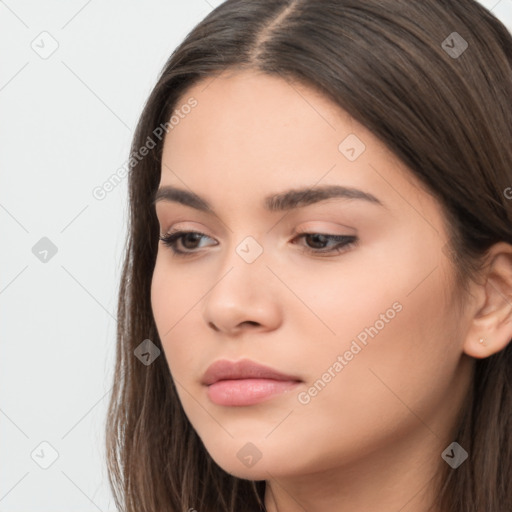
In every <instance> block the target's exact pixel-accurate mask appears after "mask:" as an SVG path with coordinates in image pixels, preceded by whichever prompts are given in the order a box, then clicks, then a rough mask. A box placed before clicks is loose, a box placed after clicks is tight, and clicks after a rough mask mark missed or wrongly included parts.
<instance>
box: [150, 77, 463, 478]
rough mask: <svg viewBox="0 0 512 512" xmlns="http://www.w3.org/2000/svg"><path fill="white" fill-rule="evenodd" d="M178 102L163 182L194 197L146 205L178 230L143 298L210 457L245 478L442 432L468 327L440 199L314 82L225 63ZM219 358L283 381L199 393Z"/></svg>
mask: <svg viewBox="0 0 512 512" xmlns="http://www.w3.org/2000/svg"><path fill="white" fill-rule="evenodd" d="M192 98H193V100H192ZM187 102H188V104H189V105H192V104H193V105H194V106H193V108H185V107H184V105H186V104H187ZM176 109H177V111H178V113H179V112H181V115H178V116H177V117H176V118H175V119H178V118H179V122H176V123H175V124H174V126H173V128H172V129H171V130H170V131H169V133H168V135H167V136H166V139H165V145H164V150H163V159H162V169H161V180H160V188H163V187H173V189H178V191H184V192H185V193H186V194H189V196H187V195H186V194H183V193H181V194H180V193H177V192H176V191H175V192H173V193H171V192H168V193H167V196H166V195H165V194H164V193H162V194H161V197H160V199H159V200H157V201H156V203H155V208H156V213H157V217H158V221H159V224H160V233H161V234H162V235H164V236H165V235H167V234H169V233H170V234H171V235H174V237H173V238H171V239H169V238H168V239H167V242H168V243H169V244H170V245H166V243H165V242H164V241H160V245H159V249H158V255H157V260H156V265H155V269H154V274H153V281H152V289H151V300H152V307H153V313H154V319H155V322H156V325H157V329H158V333H159V336H160V339H161V341H162V344H163V348H164V353H165V357H166V359H167V361H168V363H169V367H170V370H171V374H172V378H173V380H174V383H175V385H176V388H177V392H178V395H179V398H180V400H181V403H182V405H183V408H184V410H185V413H186V415H187V417H188V418H189V420H190V422H191V424H192V426H193V427H194V429H195V430H196V431H197V433H198V435H199V436H200V438H201V439H202V441H203V443H204V445H205V447H206V449H207V450H208V451H209V453H210V454H211V455H212V457H213V458H214V460H215V461H216V462H217V463H218V464H219V465H220V466H221V467H222V468H224V469H225V470H226V471H228V472H229V473H232V474H234V475H236V476H239V477H242V478H247V479H251V480H262V479H266V478H267V477H268V475H269V474H272V475H274V476H275V477H279V476H282V477H284V476H290V475H305V474H308V473H317V472H321V471H328V470H332V469H333V468H335V467H339V466H340V465H345V466H348V465H351V464H356V463H358V462H359V461H361V460H362V459H364V458H370V457H373V458H374V461H375V460H376V459H375V454H377V453H380V454H381V455H382V458H381V459H379V460H385V454H390V453H393V450H396V448H397V446H399V445H400V443H403V442H404V440H405V439H412V438H415V439H416V441H418V445H421V444H422V443H423V441H425V443H426V442H427V441H428V440H431V439H432V438H433V437H434V436H432V432H444V431H446V429H447V428H448V426H449V425H450V424H451V423H450V422H451V421H452V420H453V417H452V414H453V413H452V411H453V410H454V408H455V404H456V403H457V401H458V400H459V399H460V397H461V396H462V394H463V391H464V390H463V389H462V385H461V384H460V379H458V378H457V377H458V375H459V373H460V372H461V352H462V348H461V347H462V339H461V338H462V334H461V332H459V331H458V329H462V327H459V325H462V322H458V321H457V316H456V315H457V312H458V310H459V308H458V307H457V301H458V300H460V298H459V297H457V295H456V294H455V293H453V290H454V273H453V269H452V267H451V264H450V261H449V260H448V258H447V256H446V252H445V251H444V246H445V244H446V243H447V241H448V236H447V232H446V229H445V224H444V218H443V215H442V212H441V209H440V206H439V204H438V203H437V202H436V200H435V199H434V198H433V197H432V196H431V195H429V194H428V193H427V192H426V191H425V190H423V189H422V187H421V186H420V184H419V183H418V182H416V181H415V179H414V178H413V176H412V174H411V172H410V171H409V170H408V169H407V168H405V167H404V165H403V164H401V163H400V161H398V160H397V159H396V157H394V156H393V155H392V154H391V153H390V152H389V151H388V150H387V149H386V148H385V146H384V145H383V144H382V143H381V142H380V141H379V140H378V139H377V138H376V137H375V136H373V135H372V133H371V132H369V131H368V130H366V129H365V128H364V127H363V126H361V125H360V124H358V123H357V122H356V121H354V120H353V119H351V118H350V117H349V116H348V114H347V113H346V112H344V111H343V110H341V109H340V108H339V107H338V106H337V105H335V104H333V103H332V102H331V101H330V100H328V99H327V98H325V97H323V96H322V95H320V94H319V93H318V92H316V91H314V90H312V89H310V88H308V87H306V86H303V85H299V84H297V83H294V84H289V83H287V82H286V81H284V80H281V79H280V78H276V77H270V76H268V75H264V74H257V73H254V72H238V73H231V74H227V73H224V74H221V75H219V76H218V77H217V78H215V79H214V80H211V79H209V80H208V81H205V82H202V83H200V84H198V85H196V86H194V87H193V88H191V89H189V90H188V91H187V93H186V94H185V95H184V96H183V98H182V99H181V100H180V102H179V103H178V104H177V106H176ZM180 109H181V110H180ZM329 187H331V188H329ZM333 187H337V188H333ZM169 190H170V189H169ZM290 191H300V192H299V193H298V194H290ZM190 193H193V194H195V195H197V196H199V198H200V199H199V200H198V199H197V198H196V200H195V202H194V201H192V200H191V198H190ZM177 232H178V233H177ZM190 232H192V233H195V234H188V235H187V234H186V233H190ZM180 233H181V234H180ZM184 233H185V234H184ZM175 251H176V252H175ZM219 360H227V361H230V362H233V363H235V362H237V361H240V360H250V361H252V362H254V363H256V364H259V365H264V366H266V367H270V368H272V369H274V370H275V371H277V372H279V373H280V374H284V375H285V376H287V377H285V378H284V380H280V381H278V380H277V379H276V378H275V377H276V376H272V375H270V377H273V378H263V377H269V375H266V374H250V373H246V374H244V375H242V377H245V378H241V379H235V378H233V375H231V378H229V377H230V376H229V375H227V376H226V375H224V378H221V380H219V381H217V383H216V384H212V385H210V386H208V385H205V384H204V383H203V380H204V375H205V372H206V371H207V369H208V367H209V366H210V365H211V364H212V363H214V362H217V361H219ZM221 377H222V376H221ZM249 377H252V378H249ZM256 377H260V378H256ZM217 378H219V376H217ZM412 411H414V413H413V412H412ZM419 419H421V421H420V420H419ZM426 425H428V428H427V426H426ZM436 457H438V454H437V453H436Z"/></svg>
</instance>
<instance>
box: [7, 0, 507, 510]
mask: <svg viewBox="0 0 512 512" xmlns="http://www.w3.org/2000/svg"><path fill="white" fill-rule="evenodd" d="M220 3H221V2H220V0H219V1H217V2H214V1H212V0H208V1H207V0H188V1H187V2H186V3H185V2H183V1H178V0H169V1H163V0H150V1H145V2H142V1H133V0H132V1H124V2H122V1H121V0H112V1H110V2H101V1H99V0H88V1H87V0H72V1H67V2H56V1H55V0H51V1H45V2H35V1H16V0H6V1H1V0H0V47H1V48H2V51H1V53H0V109H1V110H0V112H1V118H0V119H1V120H0V237H1V238H0V244H1V245H0V247H1V251H0V308H1V317H0V319H1V322H0V343H1V357H0V512H27V511H31V512H32V511H33V512H46V511H48V512H50V511H51V512H61V511H62V512H63V511H66V512H69V511H70V510H73V511H74V512H85V511H87V512H89V511H93V512H94V511H97V510H100V511H103V512H110V511H114V510H115V508H114V504H113V499H112V496H111V494H110V490H109V488H108V484H107V477H106V470H105V464H104V448H103V436H104V421H105V412H106V407H107V403H108V397H109V392H110V387H111V380H112V373H113V365H114V353H115V330H116V320H115V317H116V303H117V291H118V286H119V283H118V281H119V277H120V269H121V263H122V256H123V255H122V249H123V244H124V240H125V234H126V224H125V222H126V218H127V193H126V185H127V180H126V179H125V180H123V181H122V182H121V183H120V184H119V185H118V186H117V187H116V188H115V189H114V190H113V191H112V192H110V193H109V194H108V195H107V196H106V197H105V198H104V199H103V200H98V199H96V198H95V197H94V196H93V194H92V191H93V189H94V188H95V187H98V186H101V185H102V184H103V183H104V182H105V181H107V180H108V179H109V177H110V176H111V175H112V174H113V173H115V172H116V170H117V169H119V168H120V167H121V166H122V165H123V164H124V163H125V162H126V159H127V157H128V154H129V147H130V142H131V137H132V135H133V130H134V128H135V125H136V122H137V120H138V116H139V114H140V112H141V109H142V106H143V104H144V102H145V100H146V98H147V96H148V94H149V92H150V91H151V89H152V87H153V85H154V83H155V80H156V78H157V75H158V73H159V72H160V70H161V68H162V66H163V65H164V63H165V61H166V60H167V58H168V56H169V55H170V53H171V52H172V50H174V48H175V47H176V46H177V45H178V44H179V43H180V42H181V41H182V39H183V38H184V37H185V35H186V34H187V33H188V32H189V31H190V30H191V29H192V28H193V26H194V25H196V24H197V23H198V22H199V21H200V20H201V19H202V18H204V17H205V16H206V14H208V13H209V12H210V11H211V10H212V9H213V8H214V7H216V6H217V5H219V4H220ZM482 3H483V4H484V5H485V6H486V7H487V8H489V9H492V10H493V13H494V14H496V15H497V16H498V17H499V18H500V19H501V20H502V21H504V22H505V23H506V24H507V26H508V27H509V28H510V29H511V30H512V0H500V1H498V0H490V1H482ZM454 30H456V27H454ZM42 32H47V33H48V34H50V35H44V34H43V35H41V33H42ZM57 44H58V48H57V49H56V51H55V52H54V53H53V54H52V55H51V56H49V57H48V58H46V59H44V58H41V57H40V55H39V54H38V53H36V51H35V49H34V48H33V47H35V48H36V49H37V51H39V52H40V53H43V56H45V55H44V51H47V52H48V51H50V50H51V49H52V45H57ZM43 237H47V238H48V239H49V240H51V242H52V243H53V244H54V246H56V248H57V252H56V254H55V255H54V256H52V257H50V255H51V253H49V255H48V256H47V258H48V261H47V262H45V263H44V262H42V261H40V260H39V259H38V258H37V257H36V256H35V255H34V254H33V251H32V248H33V247H34V245H35V244H36V243H38V242H39V241H40V239H41V238H43ZM43 256H44V254H42V255H41V257H43ZM141 341H142V340H141ZM42 442H47V443H49V444H50V445H51V446H52V447H53V449H54V450H56V452H57V453H58V458H57V459H56V460H55V462H53V464H52V465H51V466H50V467H48V469H43V468H41V467H40V465H38V463H39V464H43V465H44V464H45V463H47V464H48V463H50V462H51V461H52V458H51V456H52V448H49V447H48V446H47V445H42V446H41V445H40V443H42ZM34 450H35V451H34ZM32 457H33V458H32ZM36 461H38V463H36Z"/></svg>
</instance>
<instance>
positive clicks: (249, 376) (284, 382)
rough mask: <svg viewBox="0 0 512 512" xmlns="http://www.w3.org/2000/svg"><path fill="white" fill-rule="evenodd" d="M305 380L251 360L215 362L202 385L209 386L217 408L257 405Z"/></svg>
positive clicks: (208, 389) (204, 377)
mask: <svg viewBox="0 0 512 512" xmlns="http://www.w3.org/2000/svg"><path fill="white" fill-rule="evenodd" d="M300 382H302V380H301V379H300V378H299V377H298V376H295V375H287V374H285V373H282V372H279V371H277V370H275V369H273V368H270V367H268V366H264V365H261V364H259V363H256V362H254V361H251V360H250V359H242V360H240V361H236V362H232V361H228V360H226V359H221V360H219V361H215V362H214V363H213V364H212V365H210V366H209V367H208V369H207V370H206V372H205V374H204V376H203V379H202V381H201V383H202V384H203V385H205V386H207V394H208V397H209V399H210V400H211V401H212V402H214V403H216V404H217V405H225V406H243V405H254V404H257V403H260V402H263V401H266V400H269V399H270V398H272V397H273V396H275V395H277V394H281V393H285V392H287V391H289V390H290V389H292V388H294V387H295V386H297V385H298V384H299V383H300Z"/></svg>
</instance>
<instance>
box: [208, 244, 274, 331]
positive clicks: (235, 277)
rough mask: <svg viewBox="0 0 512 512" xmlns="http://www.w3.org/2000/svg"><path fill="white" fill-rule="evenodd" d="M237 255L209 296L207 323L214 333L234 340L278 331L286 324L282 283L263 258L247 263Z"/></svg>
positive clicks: (220, 276)
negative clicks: (283, 319)
mask: <svg viewBox="0 0 512 512" xmlns="http://www.w3.org/2000/svg"><path fill="white" fill-rule="evenodd" d="M233 253H234V254H233V255H232V257H231V256H230V257H229V258H227V259H226V261H225V262H224V265H223V267H222V271H221V272H219V277H218V279H217V280H216V281H215V283H214V285H213V286H212V287H211V289H210V291H209V292H208V293H207V294H206V296H205V299H204V302H203V311H202V314H203V318H204V321H205V323H206V324H207V325H208V326H209V327H211V328H212V329H213V330H214V331H217V332H222V333H224V334H226V335H231V336H236V335H238V334H240V333H242V332H246V331H248V330H252V331H255V330H257V331H262V332H264V331H270V330H273V329H276V328H278V327H279V325H280V324H281V321H282V311H281V308H282V304H281V303H280V301H279V297H280V293H279V290H278V289H277V287H278V285H279V283H278V282H277V283H276V279H275V278H273V277H274V276H273V274H272V272H271V271H270V270H269V269H268V268H267V266H266V264H265V262H264V260H263V258H258V260H256V261H254V262H252V263H247V262H245V261H244V260H243V259H241V258H240V257H239V255H238V254H236V253H235V251H233Z"/></svg>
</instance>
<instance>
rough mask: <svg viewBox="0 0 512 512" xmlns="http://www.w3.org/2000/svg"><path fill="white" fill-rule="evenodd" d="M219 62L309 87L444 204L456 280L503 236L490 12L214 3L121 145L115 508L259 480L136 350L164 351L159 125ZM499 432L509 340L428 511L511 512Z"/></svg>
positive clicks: (498, 38)
mask: <svg viewBox="0 0 512 512" xmlns="http://www.w3.org/2000/svg"><path fill="white" fill-rule="evenodd" d="M455 32H456V33H457V34H454V33H455ZM227 69H251V70H259V71H263V72H265V73H268V74H271V75H276V76H280V77H282V78H283V79H286V80H295V81H298V82H301V83H304V84H306V85H309V86H310V87H312V88H314V89H316V90H318V91H321V92H322V93H323V94H324V95H325V96H327V97H328V98H330V99H331V100H332V101H334V102H335V103H337V104H338V105H339V106H340V107H342V108H343V109H344V110H345V111H347V112H348V113H349V114H350V115H351V116H352V117H353V118H355V119H356V120H357V121H358V122H360V123H361V124H362V125H364V126H365V127H367V128H368V129H369V130H370V131H371V132H373V134H374V135H375V136H376V137H378V138H379V139H380V140H381V141H382V143H384V144H385V145H386V146H387V147H388V148H389V149H390V150H391V151H393V152H394V154H395V155H397V157H398V158H400V159H401V160H402V161H403V162H404V163H405V164H406V165H407V166H408V167H409V168H410V170H411V171H412V172H413V173H414V175H415V176H416V177H417V178H419V179H420V180H421V182H422V183H423V184H424V185H425V186H426V188H427V190H429V191H430V192H431V193H432V194H433V195H434V196H435V197H436V198H437V199H438V200H439V202H440V204H441V205H442V208H443V211H444V213H445V217H446V220H447V222H448V224H449V228H450V232H451V237H450V242H449V249H450V250H449V251H447V254H449V255H450V257H451V258H452V261H453V265H454V269H455V271H456V272H457V276H458V278H459V279H458V283H459V284H461V285H463V286H464V285H465V284H467V282H468V280H469V279H471V278H473V277H474V276H475V275H476V273H477V272H478V270H479V268H480V266H481V262H482V256H483V255H484V253H485V251H486V250H487V249H489V248H490V247H491V245H493V244H494V243H496V242H499V241H505V242H507V243H512V201H511V200H509V199H507V197H506V196H507V194H505V193H504V191H505V190H507V189H508V190H510V188H509V187H511V186H512V142H511V141H512V37H511V34H510V33H509V32H508V30H507V29H506V28H505V26H504V25H503V24H502V23H501V22H500V21H499V20H498V19H497V18H496V17H494V16H493V15H492V14H491V13H490V12H489V11H488V10H486V9H485V8H484V7H482V6H481V5H480V4H478V3H477V2H476V1H473V0H421V1H412V0H365V1H364V2H363V1H361V0H290V1H288V0H227V1H226V2H224V3H223V4H221V5H220V6H219V7H218V8H217V9H215V10H214V11H212V12H211V13H210V14H209V15H208V16H207V17H206V18H205V19H204V20H203V21H202V22H200V23H199V24H198V25H197V26H196V27H195V28H194V29H193V30H192V31H191V32H190V33H189V34H188V35H187V37H186V38H185V40H184V41H183V43H182V44H181V45H180V46H179V47H178V48H177V49H176V50H175V51H174V52H173V53H172V55H171V56H170V58H169V60H168V61H167V63H166V64H165V66H164V68H163V70H162V72H161V74H160V76H159V78H158V81H157V83H156V85H155V87H154V89H153V91H152V92H151V94H150V96H149V99H148V100H147V103H146V105H145V107H144V110H143V112H142V115H141V117H140V121H139V123H138V126H137V129H136V133H135V136H134V139H133V144H132V148H131V151H132V152H131V155H132V159H131V167H130V171H129V205H130V219H129V233H128V237H127V240H126V247H125V251H126V252H125V260H124V266H123V269H122V279H121V284H120V292H119V302H118V332H117V360H116V367H115V377H114V387H113V393H112V397H111V400H110V405H109V411H108V419H107V428H106V449H107V464H108V471H109V482H110V485H111V488H112V490H113V493H114V497H115V500H116V504H117V506H118V508H119V510H122V511H125V512H163V511H166V512H178V511H179V512H182V511H188V510H190V509H195V510H197V511H198V512H221V511H225V512H228V511H230V512H234V511H241V510H243V511H248V512H250V511H256V510H264V506H263V498H264V490H265V482H264V481H260V482H250V481H248V480H244V479H239V478H236V477H234V476H232V475H230V474H228V473H226V472H225V471H223V470H222V469H221V468H220V467H219V466H218V465H217V464H216V463H215V462H214V461H213V459H212V458H211V457H210V455H209V454H208V452H207V450H206V449H205V447H204V445H203V444H202V442H201V440H200V438H199V437H198V436H197V434H196V432H195V431H194V429H193V428H192V426H191V424H190V423H189V421H188V419H187V417H186V415H185V413H184V411H183V409H182V407H181V404H180V401H179V399H178V395H177V392H176V389H175V387H174V384H173V380H172V378H171V376H170V371H169V367H168V365H167V362H166V359H165V357H157V358H156V360H155V361H154V362H153V363H152V364H150V365H145V364H141V361H140V360H139V359H138V358H137V357H135V356H134V350H135V349H136V348H137V346H139V345H140V343H141V342H142V341H143V340H145V339H150V340H151V341H152V342H153V343H154V344H155V345H156V346H157V347H159V348H160V349H161V350H162V352H163V349H162V345H161V342H160V340H159V337H158V334H157V330H156V326H155V323H154V319H153V315H152V309H151V301H150V287H151V279H152V273H153V269H154V265H155V258H156V253H157V247H158V235H159V230H158V222H157V219H156V215H155V211H154V208H153V207H152V204H151V200H152V197H153V193H154V191H155V189H156V187H157V186H158V184H159V180H160V170H161V155H162V146H163V139H164V137H163V136H162V133H161V132H162V127H165V128H166V129H167V130H169V129H172V124H169V120H170V118H171V115H172V114H173V112H175V110H176V109H177V108H179V101H181V100H182V99H183V98H186V92H187V89H188V88H189V87H191V86H192V85H194V84H195V83H197V82H198V81H199V80H203V79H214V77H215V75H216V74H217V73H220V72H222V71H225V70H227ZM205 83H206V82H205ZM166 123H168V124H167V125H166ZM159 127H160V129H158V128H159ZM164 135H165V134H164ZM150 139H151V149H150V150H149V151H148V152H144V153H147V154H146V155H145V156H144V158H140V154H141V153H142V152H141V151H140V149H141V148H142V147H143V146H146V147H150V143H149V140H150ZM511 434H512V344H509V345H508V346H507V347H506V348H505V349H503V350H502V351H500V352H498V353H497V354H495V355H493V356H491V357H488V358H485V359H481V360H480V359H479V360H477V361H476V363H475V374H474V382H473V386H472V388H471V390H470V392H469V393H468V396H467V399H466V403H465V405H464V408H463V410H462V411H461V413H460V421H459V424H458V425H457V431H456V435H455V440H456V441H457V442H458V443H459V444H460V445H461V446H463V447H464V449H465V450H466V451H467V452H468V453H469V454H470V457H469V459H468V460H467V461H466V462H465V463H464V464H462V465H461V466H460V467H459V468H457V469H456V470H454V469H452V468H451V467H450V466H448V464H445V465H444V469H443V470H441V472H440V474H439V478H438V481H436V482H435V484H436V491H437V493H436V495H437V496H438V506H439V509H440V510H443V511H451V512H477V511H478V512H482V511H492V512H510V511H511V510H512V490H511V486H510V484H511V482H512V462H511V461H512V441H511Z"/></svg>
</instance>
